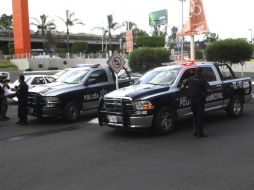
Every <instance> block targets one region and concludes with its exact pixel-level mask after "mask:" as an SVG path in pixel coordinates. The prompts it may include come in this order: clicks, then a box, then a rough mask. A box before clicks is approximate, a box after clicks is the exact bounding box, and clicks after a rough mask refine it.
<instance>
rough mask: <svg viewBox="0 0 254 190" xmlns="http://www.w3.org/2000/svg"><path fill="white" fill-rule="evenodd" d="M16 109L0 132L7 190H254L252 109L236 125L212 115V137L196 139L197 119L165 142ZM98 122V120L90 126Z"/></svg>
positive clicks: (85, 118) (2, 184)
mask: <svg viewBox="0 0 254 190" xmlns="http://www.w3.org/2000/svg"><path fill="white" fill-rule="evenodd" d="M16 109H17V107H16V105H15V104H12V105H11V106H10V110H9V115H10V116H11V117H12V119H11V120H9V121H8V122H3V124H4V126H2V127H0V138H1V140H0V189H3V190H17V189H19V190H30V189H31V190H35V189H36V190H45V189H47V190H48V189H61V190H70V189H75V190H79V189H81V190H84V189H87V190H90V189H91V190H100V189H101V190H120V189H121V190H142V189H144V190H155V189H156V190H165V189H170V190H185V189H188V190H192V189H193V190H214V189H216V190H250V189H253V188H254V180H253V176H254V149H253V144H254V138H253V135H254V126H253V123H254V117H253V115H254V107H253V104H249V105H247V106H246V107H245V111H244V113H243V116H242V117H241V118H239V119H230V118H229V117H227V115H226V114H225V113H224V112H217V113H211V114H209V115H208V116H207V125H206V130H207V131H208V133H209V137H208V138H204V139H198V138H194V137H192V135H191V134H192V129H191V126H190V123H191V119H190V118H187V119H184V120H182V121H180V122H178V124H177V125H178V127H177V129H176V131H175V132H174V133H173V134H171V135H167V136H154V135H151V134H150V133H149V132H135V133H134V132H119V131H116V130H114V129H110V128H105V127H100V126H98V124H96V123H94V122H93V121H95V120H92V119H93V118H94V117H95V116H94V115H92V114H91V115H82V119H81V121H79V122H77V123H75V124H64V123H63V122H62V121H61V120H59V119H55V118H49V119H47V120H46V121H45V120H44V121H39V120H36V119H34V118H29V122H30V125H28V126H17V125H16V124H15V121H16V120H17V119H16V118H15V114H16ZM91 120H92V121H91Z"/></svg>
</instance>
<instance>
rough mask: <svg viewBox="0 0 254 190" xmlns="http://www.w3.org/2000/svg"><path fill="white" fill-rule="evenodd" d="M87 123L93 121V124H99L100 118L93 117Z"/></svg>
mask: <svg viewBox="0 0 254 190" xmlns="http://www.w3.org/2000/svg"><path fill="white" fill-rule="evenodd" d="M87 123H91V124H99V121H98V118H97V117H96V118H94V119H92V120H90V121H88V122H87Z"/></svg>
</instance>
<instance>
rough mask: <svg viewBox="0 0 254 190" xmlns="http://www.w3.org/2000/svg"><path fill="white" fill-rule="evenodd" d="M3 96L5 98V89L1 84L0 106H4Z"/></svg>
mask: <svg viewBox="0 0 254 190" xmlns="http://www.w3.org/2000/svg"><path fill="white" fill-rule="evenodd" d="M3 98H4V89H3V88H2V86H1V85H0V108H1V107H2V100H3ZM0 126H2V124H1V123H0Z"/></svg>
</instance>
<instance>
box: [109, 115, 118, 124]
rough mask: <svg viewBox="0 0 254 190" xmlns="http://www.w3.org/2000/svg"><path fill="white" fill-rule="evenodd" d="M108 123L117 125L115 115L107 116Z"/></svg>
mask: <svg viewBox="0 0 254 190" xmlns="http://www.w3.org/2000/svg"><path fill="white" fill-rule="evenodd" d="M108 121H109V122H110V123H117V118H116V116H115V115H108Z"/></svg>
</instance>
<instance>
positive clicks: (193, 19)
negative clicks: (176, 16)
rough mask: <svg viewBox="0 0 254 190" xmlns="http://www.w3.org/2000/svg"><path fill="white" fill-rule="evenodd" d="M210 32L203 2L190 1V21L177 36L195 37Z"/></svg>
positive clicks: (200, 0) (197, 0) (199, 0)
mask: <svg viewBox="0 0 254 190" xmlns="http://www.w3.org/2000/svg"><path fill="white" fill-rule="evenodd" d="M208 31H209V30H208V26H207V22H206V17H205V11H204V7H203V3H202V0H190V10H189V20H188V21H187V23H186V24H185V25H184V27H183V28H182V30H181V31H180V32H179V33H178V34H177V35H178V36H194V35H200V34H204V33H207V32H208Z"/></svg>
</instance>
